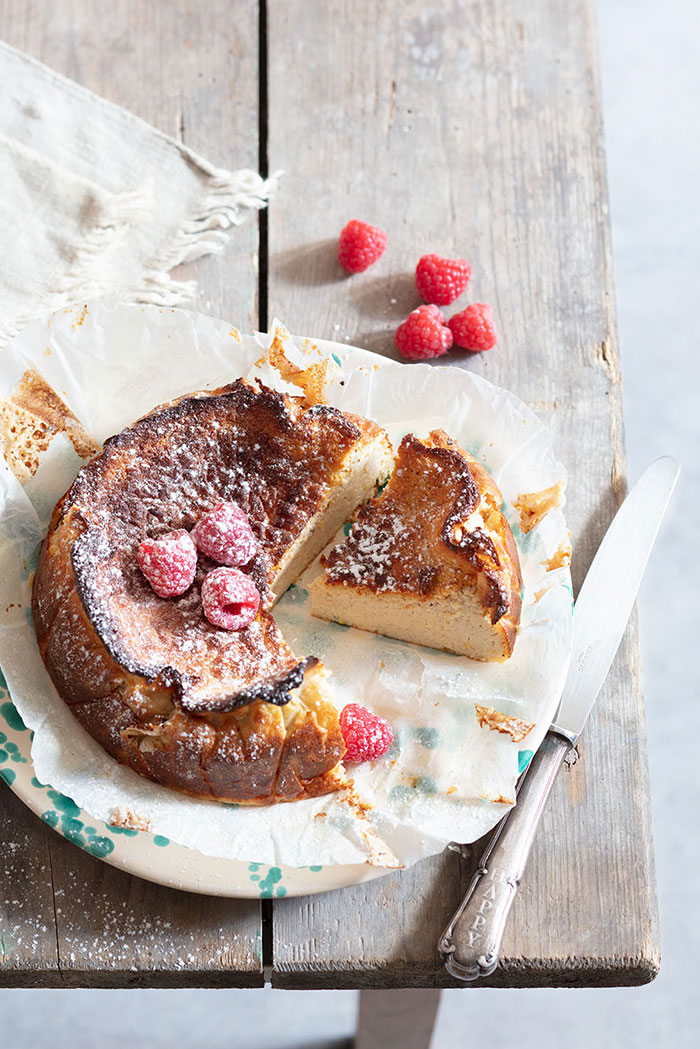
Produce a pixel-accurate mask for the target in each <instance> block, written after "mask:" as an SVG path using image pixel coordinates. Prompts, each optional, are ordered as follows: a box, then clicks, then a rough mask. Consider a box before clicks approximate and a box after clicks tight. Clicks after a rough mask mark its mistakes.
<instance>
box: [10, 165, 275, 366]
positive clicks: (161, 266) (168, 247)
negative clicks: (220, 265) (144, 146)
mask: <svg viewBox="0 0 700 1049" xmlns="http://www.w3.org/2000/svg"><path fill="white" fill-rule="evenodd" d="M183 152H188V151H186V150H184V149H183ZM191 160H192V162H193V163H195V164H196V166H197V167H198V168H200V169H201V171H202V172H203V174H204V176H205V178H206V182H205V185H204V188H203V193H202V196H201V197H200V199H199V201H198V202H197V204H196V206H195V207H194V209H193V211H192V213H191V214H190V216H189V218H188V219H186V220H185V222H183V224H182V226H181V227H180V229H178V230H176V231H175V232H174V233H173V234H171V236H169V237H168V239H167V242H166V243H165V244H164V245H163V246H162V247H161V249H160V250H159V251H158V252H157V253H156V255H154V256H153V257H152V258H150V259H147V260H146V262H145V263H144V267H143V273H142V274H141V277H140V278H139V280H138V282H137V283H136V284H135V285H133V286H131V287H130V288H129V289H128V290H127V292H126V293H125V295H124V299H125V301H126V302H138V303H144V304H146V305H154V306H186V305H189V304H191V303H192V301H193V299H194V297H195V295H196V294H197V282H196V281H195V280H188V281H180V280H175V279H174V278H173V277H171V276H170V270H171V269H173V268H174V267H175V266H179V265H181V264H182V263H186V262H194V261H195V259H199V258H201V257H202V256H203V255H212V254H216V255H219V254H221V252H222V251H223V250H224V247H225V246H226V243H227V241H228V238H229V235H230V234H229V232H228V231H229V230H230V228H231V227H232V226H239V225H240V224H241V223H242V222H244V221H245V219H246V217H247V214H246V213H247V212H250V211H251V210H256V211H259V210H260V209H261V208H264V207H266V205H267V203H268V201H269V199H270V197H271V196H272V194H273V193H274V191H275V190H276V189H277V186H278V184H279V179H280V176H281V174H282V172H278V173H276V174H275V175H273V176H271V177H270V178H268V179H263V178H262V177H261V176H260V175H258V173H257V172H255V171H250V170H248V169H245V168H244V169H242V170H240V171H235V172H228V171H224V170H221V169H219V168H214V167H211V166H210V165H208V164H206V163H205V162H202V159H201V158H200V157H194V155H193V156H192V158H191ZM149 213H150V212H149V200H148V198H147V195H146V194H144V193H143V192H142V191H137V192H133V193H121V194H119V195H118V196H115V198H114V200H113V202H112V205H111V207H110V209H109V212H108V213H107V214H106V215H105V216H104V219H103V222H102V223H101V224H100V225H99V226H96V227H95V228H94V229H92V230H91V231H90V233H89V234H88V235H87V236H86V237H85V239H84V240H83V241H82V243H81V245H80V248H79V249H78V250H77V251H76V252H75V256H74V258H73V259H72V261H71V263H70V266H69V268H68V270H67V271H66V272H65V273H64V274H63V275H62V277H61V278H60V280H59V281H58V282H57V284H56V285H55V287H54V288H53V289H52V291H51V293H50V295H49V298H48V300H47V302H46V303H45V307H44V308H45V311H46V312H47V313H53V312H54V311H56V310H60V309H64V308H65V307H67V306H72V305H74V304H75V303H76V302H81V301H83V300H85V299H91V298H96V297H98V296H99V295H105V294H107V293H108V292H111V291H114V290H115V289H114V287H113V286H112V285H111V283H109V282H108V280H107V279H106V278H104V277H102V278H100V277H95V276H94V270H95V269H96V268H99V267H98V264H99V260H100V258H101V257H104V256H105V254H107V253H108V252H113V251H114V250H116V248H117V247H118V245H119V242H120V241H121V240H122V239H123V238H125V237H126V236H127V235H128V232H129V229H130V227H131V226H134V225H139V224H140V223H141V222H145V221H147V219H148V217H149ZM42 312H43V310H42ZM36 316H37V309H36V307H34V308H33V309H31V310H27V311H26V312H25V313H24V314H22V315H21V316H20V317H17V318H15V320H14V324H13V328H12V330H2V329H0V348H2V346H4V345H5V344H6V343H7V342H8V341H9V340H10V339H11V338H13V337H14V336H15V335H17V333H18V332H20V331H21V330H22V328H24V327H25V326H26V325H27V324H29V323H30V321H32V320H34V319H35V318H36Z"/></svg>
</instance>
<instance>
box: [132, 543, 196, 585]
mask: <svg viewBox="0 0 700 1049" xmlns="http://www.w3.org/2000/svg"><path fill="white" fill-rule="evenodd" d="M136 556H137V559H138V562H139V568H140V569H141V571H142V572H143V574H144V575H145V577H146V579H147V580H148V582H149V583H150V584H151V586H152V588H153V589H154V590H155V592H156V593H157V594H158V596H159V597H177V596H178V595H179V594H184V592H185V590H187V589H188V588H189V587H190V586H191V585H192V581H193V580H194V574H195V572H196V570H197V550H196V549H195V545H194V543H193V542H192V538H191V536H190V533H189V532H186V531H185V529H184V528H178V529H177V530H176V531H174V532H168V534H167V535H163V536H161V537H160V539H144V541H143V542H142V543H140V544H139V549H138V553H137V555H136Z"/></svg>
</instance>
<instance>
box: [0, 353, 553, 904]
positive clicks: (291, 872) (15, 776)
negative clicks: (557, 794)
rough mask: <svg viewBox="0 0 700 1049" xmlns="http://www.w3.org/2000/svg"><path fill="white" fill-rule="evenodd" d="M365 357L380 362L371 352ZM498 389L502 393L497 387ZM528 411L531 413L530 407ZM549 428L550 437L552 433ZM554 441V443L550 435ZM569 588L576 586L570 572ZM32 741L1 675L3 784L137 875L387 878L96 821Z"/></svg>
mask: <svg viewBox="0 0 700 1049" xmlns="http://www.w3.org/2000/svg"><path fill="white" fill-rule="evenodd" d="M316 345H318V347H319V348H320V349H322V351H323V352H325V353H327V354H332V355H333V356H334V357H335V359H336V360H338V357H337V356H336V354H335V352H334V350H337V351H338V353H339V354H340V355H341V357H345V355H346V354H348V351H350V350H351V349H352V348H351V347H347V346H338V345H336V344H333V343H328V342H320V341H319V342H317V343H316ZM355 352H357V351H355ZM359 353H360V354H361V355H362V356H363V357H365V358H367V359H368V360H371V359H372V358H371V357H370V355H367V354H366V353H365V352H364V351H359ZM374 359H375V360H376V358H374ZM380 360H381V359H380ZM339 363H340V362H339ZM374 367H375V368H376V367H377V365H374ZM394 367H395V365H394ZM440 371H442V369H440ZM480 382H482V383H483V382H484V380H480ZM485 385H487V386H488V385H489V384H485ZM491 389H493V390H494V393H495V392H496V390H495V388H494V387H491ZM521 407H522V410H523V412H525V413H527V414H528V415H530V414H531V413H529V412H527V409H526V408H525V406H521ZM380 421H381V420H380ZM541 430H542V432H543V433H544V432H545V431H544V427H542V428H541ZM547 440H548V442H549V441H550V439H549V438H548V437H547ZM516 532H517V529H516ZM517 538H518V537H517V535H516V539H517ZM561 582H562V583H563V585H565V586H567V587H569V588H570V581H568V573H566V579H562V581H561ZM540 722H541V723H540ZM548 724H549V719H548V718H544V717H543V718H540V719H539V721H538V723H537V724H536V727H535V729H534V730H533V732H532V733H531V736H530V738H529V739H528V741H527V744H526V745H527V746H529V747H531V748H532V749H523V750H522V751H520V752H519V753H518V760H519V766H520V771H522V770H523V768H525V767H526V766H527V764H528V762H529V760H530V758H531V757H532V753H533V749H534V748H536V747H537V746H538V745H539V742H540V740H541V739H542V736H543V735H544V733H545V731H546V729H547V727H548ZM31 739H32V733H31V732H30V731H29V730H28V729H27V728H26V727H25V726H24V725H23V723H22V721H21V718H20V716H19V714H18V712H17V710H16V708H15V707H14V706H13V704H12V701H11V696H10V694H9V690H8V688H7V683H6V681H5V680H4V679H3V678H2V675H1V674H0V778H2V779H4V780H5V781H6V782H7V783H8V784H9V786H10V787H11V789H12V790H13V791H14V792H15V793H16V794H17V795H18V796H19V797H20V798H21V799H22V800H23V801H24V802H25V804H27V805H28V807H29V808H30V809H32V811H33V812H35V813H36V814H37V815H39V816H40V817H41V819H43V820H44V821H45V822H46V823H48V824H49V826H51V827H52V828H53V829H55V830H56V831H57V832H58V833H60V834H62V835H63V836H64V837H65V838H67V839H68V840H69V841H71V842H72V843H73V844H75V845H77V846H78V847H80V848H83V849H84V850H85V851H86V852H88V853H90V854H91V855H93V856H97V857H98V858H100V859H103V860H105V861H106V862H108V863H111V864H112V865H114V866H116V867H119V868H121V869H123V870H125V871H127V872H129V873H131V874H135V875H138V876H139V877H142V878H146V879H148V880H150V881H155V882H157V883H160V884H164V885H168V886H172V887H175V888H180V889H184V890H187V891H191V892H199V893H207V894H214V895H222V896H233V897H251V898H256V897H262V898H266V897H267V898H269V897H282V896H300V895H306V894H311V893H316V892H325V891H328V890H331V889H336V888H343V887H345V886H347V885H351V884H358V883H360V882H363V881H369V880H372V879H374V878H376V877H380V876H382V875H383V874H385V873H387V871H386V870H384V869H383V868H376V867H371V866H369V865H367V864H335V865H330V866H307V867H289V866H287V867H285V866H270V865H268V864H261V863H252V862H250V863H249V862H244V861H241V860H232V859H224V858H217V857H211V856H207V855H205V854H203V853H201V852H199V851H197V850H196V849H191V848H187V847H185V846H182V845H180V844H177V843H176V842H174V841H170V840H169V839H168V838H166V837H164V836H162V835H159V834H151V833H148V832H145V831H137V830H132V829H124V828H119V827H112V826H110V825H108V824H107V823H105V822H103V821H101V820H97V819H95V818H94V817H92V816H90V814H89V813H88V812H86V811H84V810H83V809H81V808H80V807H79V806H78V805H77V804H76V803H75V802H74V801H72V800H71V799H70V798H69V797H67V796H66V795H64V794H61V793H59V792H58V791H56V790H54V789H53V788H52V787H50V786H48V785H44V784H41V783H40V782H39V780H38V779H37V778H36V776H35V774H34V768H33V763H32V757H31ZM530 739H531V740H532V742H530ZM498 818H500V813H498V815H497V816H494V822H495V821H496V820H497V819H498ZM482 832H483V831H482ZM443 840H444V839H443Z"/></svg>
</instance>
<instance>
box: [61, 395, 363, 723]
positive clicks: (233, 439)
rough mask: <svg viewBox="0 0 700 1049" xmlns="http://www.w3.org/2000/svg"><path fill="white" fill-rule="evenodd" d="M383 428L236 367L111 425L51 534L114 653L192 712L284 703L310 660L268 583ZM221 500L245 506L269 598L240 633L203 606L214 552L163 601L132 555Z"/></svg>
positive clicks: (260, 582)
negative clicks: (354, 458) (356, 449)
mask: <svg viewBox="0 0 700 1049" xmlns="http://www.w3.org/2000/svg"><path fill="white" fill-rule="evenodd" d="M375 432H376V433H378V432H379V428H378V427H375V426H374V424H372V423H369V422H367V421H366V420H362V419H359V418H357V419H355V417H352V416H348V415H347V414H345V413H343V412H341V411H339V410H337V409H335V408H332V407H330V406H328V405H324V404H316V405H313V406H309V405H308V404H306V402H305V401H304V400H303V398H300V397H289V396H287V395H286V394H279V393H276V392H274V391H273V390H271V389H269V388H267V387H265V386H263V385H261V384H260V385H259V384H255V383H251V382H248V381H246V380H245V379H239V380H238V381H237V382H235V383H233V384H232V385H230V386H226V387H223V388H221V389H219V390H215V391H213V392H212V393H202V394H196V395H193V396H188V397H184V398H182V399H181V400H178V401H175V402H173V403H171V404H168V405H165V406H163V407H162V408H160V409H156V410H155V411H154V412H152V413H151V414H149V415H147V416H145V417H144V418H142V419H140V420H139V421H138V422H136V423H135V424H134V425H133V426H130V427H128V428H127V429H125V430H123V431H122V432H121V433H120V434H118V435H117V436H116V437H112V438H110V439H109V440H108V441H107V442H106V443H105V446H104V449H103V451H102V452H101V454H100V455H98V456H97V457H96V458H95V459H93V460H92V461H91V462H90V463H88V464H87V466H85V467H84V468H83V469H82V470H81V472H80V474H79V475H78V477H77V479H76V481H75V482H74V484H73V486H72V488H71V489H70V491H69V492H68V493H67V495H66V496H65V498H64V500H63V501H62V503H61V504H59V506H58V507H57V510H56V514H57V515H58V519H56V518H55V520H54V524H53V526H52V529H53V528H55V535H54V536H53V542H54V543H61V542H69V543H70V556H71V560H72V565H73V572H74V576H75V585H76V588H77V590H78V593H79V595H80V599H81V601H82V604H83V608H84V610H85V613H86V614H87V616H88V618H89V620H90V622H91V624H92V626H93V628H94V630H95V632H96V633H97V635H98V637H99V638H100V640H101V641H102V642H103V643H104V645H105V647H106V648H107V650H108V651H109V653H110V655H111V656H112V657H113V658H114V659H115V660H116V662H117V663H119V664H120V666H122V667H123V668H125V669H126V670H127V671H129V672H131V673H134V674H140V675H143V676H144V677H146V678H147V679H148V680H149V681H155V680H158V681H160V682H162V683H163V684H164V685H166V686H174V687H175V692H176V696H177V697H178V698H179V703H180V704H181V706H182V707H183V708H184V709H187V710H190V711H202V712H204V711H226V710H231V709H234V708H235V707H237V706H240V705H242V704H244V703H248V702H251V700H253V699H266V700H268V701H269V702H273V703H274V702H276V703H284V702H286V700H287V699H288V698H289V697H288V691H289V689H290V688H293V687H295V686H296V685H298V684H299V683H300V682H301V679H302V676H303V671H304V669H305V667H306V666H307V665H308V662H309V660H302V661H297V660H296V658H295V657H294V656H293V654H292V653H291V650H290V649H289V648H288V646H287V645H286V644H285V642H284V640H283V638H282V636H281V634H280V632H279V630H278V629H277V627H276V625H275V623H274V621H273V619H272V617H271V616H270V615H269V613H268V612H266V611H265V609H266V608H268V607H269V606H270V605H271V604H272V594H271V591H270V585H271V583H272V581H273V580H274V577H275V574H276V572H277V570H278V566H279V563H280V561H281V559H282V557H283V556H284V554H285V552H286V551H287V550H288V548H289V547H290V545H291V544H292V543H293V542H294V541H295V540H296V539H297V538H298V536H299V535H300V534H301V532H302V531H303V529H304V527H305V526H306V524H307V522H308V521H309V519H310V518H312V517H313V515H314V514H315V513H316V511H317V510H318V508H319V506H320V505H321V504H322V502H323V499H324V498H325V496H326V494H327V492H328V490H329V487H330V486H331V485H332V484H333V481H334V478H335V477H336V475H337V473H338V471H339V470H341V469H342V465H343V461H344V459H345V457H346V455H347V453H348V452H349V451H350V449H351V448H352V447H353V445H355V444H356V443H357V442H358V441H360V440H362V439H363V438H366V437H371V436H373V435H374V433H375ZM222 500H230V501H232V502H235V503H237V504H238V505H239V506H240V507H241V509H242V510H244V511H245V513H246V514H247V515H248V517H249V520H250V522H251V526H252V529H253V532H254V533H255V536H256V538H257V540H258V544H259V545H258V552H257V553H256V555H255V556H254V557H253V559H252V560H251V562H250V563H249V564H248V565H247V566H246V567H245V571H246V572H247V573H248V574H249V575H250V576H251V578H252V579H253V580H254V582H255V584H256V586H257V587H258V589H259V590H260V593H261V597H262V601H261V610H260V611H259V613H258V615H257V616H256V618H255V619H254V620H253V622H252V623H251V624H249V626H247V627H246V628H244V629H243V630H240V631H236V632H232V631H226V630H222V629H219V628H218V627H215V626H212V625H211V624H210V623H208V621H207V620H206V619H205V618H204V616H203V614H202V609H201V600H200V596H199V592H200V586H199V584H200V583H201V579H202V577H203V575H204V573H205V572H206V571H208V570H209V569H211V568H213V567H215V565H214V563H213V562H208V560H207V559H206V558H204V557H202V556H200V559H199V566H198V570H197V578H196V579H195V583H194V584H193V586H192V587H191V588H190V589H189V590H188V591H187V592H186V593H185V594H184V595H182V596H181V597H179V598H171V599H169V600H163V599H162V598H159V597H157V596H156V595H155V594H154V592H153V591H152V590H151V587H150V586H149V584H148V582H147V581H146V579H145V578H144V577H143V575H142V574H141V572H140V570H139V568H138V563H137V558H136V552H137V549H138V545H139V543H140V542H141V541H142V540H143V539H144V538H145V537H146V536H152V537H156V538H157V537H158V536H161V535H164V534H166V533H167V532H170V531H173V530H174V529H177V528H186V529H190V528H191V527H192V526H193V525H194V524H195V522H196V521H197V520H198V519H199V518H200V517H201V516H202V515H203V514H205V513H206V512H207V511H208V510H210V509H211V508H212V507H213V506H215V505H216V504H217V503H218V502H220V501H222Z"/></svg>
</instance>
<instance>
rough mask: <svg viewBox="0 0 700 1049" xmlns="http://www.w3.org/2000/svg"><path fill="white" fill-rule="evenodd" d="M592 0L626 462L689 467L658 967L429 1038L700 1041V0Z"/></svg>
mask: <svg viewBox="0 0 700 1049" xmlns="http://www.w3.org/2000/svg"><path fill="white" fill-rule="evenodd" d="M520 2H522V3H526V2H527V0H520ZM563 2H565V0H563ZM598 6H599V29H600V49H601V64H602V78H603V107H604V118H605V128H606V140H607V155H608V174H609V183H610V199H611V210H612V223H613V240H614V253H615V271H616V281H617V300H618V314H619V329H620V343H621V351H622V365H623V375H624V398H625V413H626V420H627V446H628V455H629V464H630V474H631V478H632V479H633V480H634V479H635V478H636V477H637V476H638V475H639V473H640V472H641V471H642V469H643V468H644V466H645V465H646V464H647V463H648V462H649V461H650V460H651V459H653V458H655V457H656V456H657V455H661V454H664V453H671V454H672V455H675V456H676V457H677V458H678V459H680V461H681V463H682V464H683V475H682V479H681V486H680V492H679V493H678V496H677V498H676V500H675V502H674V506H673V508H672V516H671V518H670V520H669V521H668V522H667V524H666V526H665V527H664V529H663V532H662V535H661V539H660V541H659V544H658V547H657V549H656V551H655V553H654V557H653V560H652V562H651V565H650V567H649V571H648V574H647V577H646V580H645V583H644V585H643V590H642V594H641V598H640V603H639V606H640V617H641V632H642V653H643V660H644V666H643V673H644V682H645V691H646V696H647V707H648V719H649V746H650V761H651V775H652V787H653V795H654V819H655V833H656V855H657V866H658V878H659V894H660V902H661V920H662V931H663V964H662V971H661V975H660V976H659V978H658V979H657V980H656V981H655V983H653V984H652V985H651V986H649V987H642V988H635V989H620V990H601V991H593V990H586V991H489V990H467V991H448V992H446V994H445V995H444V997H443V1004H442V1006H441V1011H440V1014H439V1017H438V1023H437V1028H436V1032H435V1036H434V1039H433V1047H432V1049H448V1047H449V1049H453V1047H460V1046H463V1045H466V1044H467V1043H469V1044H471V1045H474V1046H485V1047H487V1049H511V1047H513V1049H516V1047H517V1049H535V1047H537V1049H549V1047H554V1046H558V1045H560V1044H563V1043H565V1044H566V1046H567V1049H591V1047H592V1046H595V1047H596V1049H613V1047H614V1049H618V1047H623V1046H628V1045H635V1049H651V1047H654V1049H657V1047H659V1046H662V1047H666V1046H673V1047H674V1049H686V1047H690V1046H691V1045H696V1044H698V1038H699V1031H700V1010H699V1008H698V1004H697V1003H698V992H697V990H696V987H697V980H698V971H697V965H696V962H697V959H698V957H699V956H700V942H699V941H700V936H699V935H698V930H699V920H698V906H697V900H696V896H695V892H694V889H695V887H696V886H697V883H698V870H700V846H699V844H698V837H697V835H696V834H695V833H694V832H693V831H692V829H690V828H692V827H693V826H697V822H698V817H697V803H696V800H695V795H696V791H697V787H696V781H697V769H698V766H699V763H698V757H697V754H698V747H699V746H700V744H699V742H698V738H697V737H698V730H697V727H696V726H697V725H698V722H699V718H698V714H697V713H695V707H696V704H697V703H698V702H700V696H699V695H698V693H699V692H700V689H699V687H698V686H699V684H700V681H699V680H698V679H699V675H698V670H697V667H698V660H697V659H696V658H695V655H696V652H695V649H696V647H697V645H698V641H697V639H696V636H697V632H698V631H697V612H696V607H697V601H698V598H699V596H700V570H699V567H698V555H697V550H698V548H699V546H700V543H699V540H700V527H699V525H698V517H699V511H700V483H699V482H700V476H699V475H700V465H699V459H700V393H699V391H700V363H699V357H700V338H698V336H699V335H700V321H699V319H698V318H699V317H700V310H699V309H698V306H699V305H700V303H699V300H700V294H699V292H700V208H699V206H698V197H697V194H698V191H700V0H666V2H665V3H659V2H658V0H599V5H598ZM620 803H621V804H624V799H620ZM506 997H507V1002H506ZM356 1000H357V999H356V995H355V994H354V993H352V992H345V991H342V992H323V991H319V992H284V991H270V990H269V989H266V990H264V991H123V992H120V991H7V990H5V991H0V1031H1V1034H0V1044H2V1046H3V1049H48V1047H51V1049H87V1047H92V1046H95V1047H99V1049H111V1047H112V1046H114V1047H117V1046H120V1047H121V1046H123V1045H124V1044H127V1045H129V1046H130V1047H133V1049H140V1047H148V1049H166V1047H167V1049H171V1047H173V1046H176V1047H177V1049H194V1047H195V1046H196V1047H199V1046H207V1049H224V1047H226V1049H302V1047H309V1049H328V1047H330V1046H331V1045H332V1044H333V1043H334V1042H337V1040H338V1039H341V1038H343V1037H347V1036H348V1035H349V1034H350V1032H351V1030H352V1028H353V1025H354V1017H355V1009H356ZM693 1032H694V1033H693Z"/></svg>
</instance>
